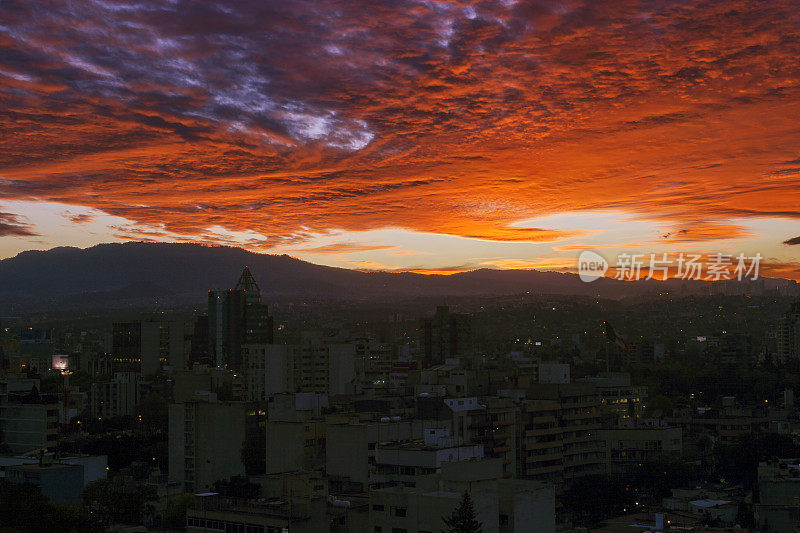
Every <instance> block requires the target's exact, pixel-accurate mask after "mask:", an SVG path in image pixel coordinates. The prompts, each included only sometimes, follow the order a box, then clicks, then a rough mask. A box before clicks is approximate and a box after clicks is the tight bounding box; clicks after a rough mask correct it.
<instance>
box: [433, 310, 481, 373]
mask: <svg viewBox="0 0 800 533" xmlns="http://www.w3.org/2000/svg"><path fill="white" fill-rule="evenodd" d="M422 329H423V336H422V347H423V355H424V358H425V360H426V361H427V362H430V363H442V362H444V360H445V359H447V358H448V357H457V356H469V355H472V352H473V338H472V319H471V317H470V316H469V315H464V314H458V313H451V312H450V308H449V307H448V306H446V305H440V306H438V307H437V308H436V314H435V315H433V317H431V318H426V319H425V320H424V321H423V324H422Z"/></svg>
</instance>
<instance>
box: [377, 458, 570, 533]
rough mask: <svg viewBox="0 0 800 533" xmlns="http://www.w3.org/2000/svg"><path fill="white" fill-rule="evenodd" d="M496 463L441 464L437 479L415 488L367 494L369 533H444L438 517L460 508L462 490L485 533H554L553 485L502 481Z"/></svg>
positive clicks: (424, 479) (433, 477) (427, 478)
mask: <svg viewBox="0 0 800 533" xmlns="http://www.w3.org/2000/svg"><path fill="white" fill-rule="evenodd" d="M501 463H502V461H501V460H499V459H484V460H479V461H459V462H446V463H443V464H442V469H441V470H442V471H441V473H440V474H434V475H429V476H422V477H419V478H418V481H419V482H418V484H417V486H416V487H406V486H402V485H399V486H395V487H388V488H384V489H379V490H373V491H370V493H369V498H370V509H369V521H370V526H372V527H371V528H370V529H369V531H379V532H387V533H388V532H398V531H406V532H408V533H412V532H413V533H423V532H430V533H432V532H438V531H443V530H444V522H443V520H442V519H443V517H446V516H448V515H449V514H450V513H451V512H452V511H453V510H454V509H455V508H456V507H457V506H458V505H459V502H460V501H461V498H462V495H463V494H464V491H465V490H466V491H468V492H469V493H470V497H471V499H472V501H473V505H474V508H475V514H476V519H477V520H478V521H479V522H481V523H482V531H483V532H484V533H523V532H524V533H554V532H555V495H554V490H553V486H552V485H545V484H542V483H538V482H536V481H527V480H516V479H503V478H502V475H503V474H502V464H501Z"/></svg>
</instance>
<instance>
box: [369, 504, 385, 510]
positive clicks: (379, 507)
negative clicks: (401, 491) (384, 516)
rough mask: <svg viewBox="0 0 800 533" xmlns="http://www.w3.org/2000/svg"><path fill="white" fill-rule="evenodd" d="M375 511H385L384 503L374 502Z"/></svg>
mask: <svg viewBox="0 0 800 533" xmlns="http://www.w3.org/2000/svg"><path fill="white" fill-rule="evenodd" d="M372 510H373V511H383V505H382V504H379V503H374V504H372Z"/></svg>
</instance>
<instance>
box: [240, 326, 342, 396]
mask: <svg viewBox="0 0 800 533" xmlns="http://www.w3.org/2000/svg"><path fill="white" fill-rule="evenodd" d="M242 372H243V374H244V377H245V382H246V387H247V395H248V399H249V400H251V401H258V400H264V399H266V398H268V397H269V396H270V395H272V394H280V393H285V392H303V393H314V394H324V395H328V396H334V395H338V394H353V392H354V391H355V381H356V346H355V344H352V343H346V342H338V341H337V340H336V339H333V342H332V341H330V340H328V339H326V338H325V337H324V336H323V335H322V334H321V333H320V332H305V333H304V334H303V338H302V340H301V343H300V344H292V345H285V344H247V345H244V346H242Z"/></svg>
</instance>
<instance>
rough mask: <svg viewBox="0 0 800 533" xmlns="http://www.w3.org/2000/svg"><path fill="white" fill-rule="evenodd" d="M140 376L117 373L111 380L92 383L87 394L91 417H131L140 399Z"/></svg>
mask: <svg viewBox="0 0 800 533" xmlns="http://www.w3.org/2000/svg"><path fill="white" fill-rule="evenodd" d="M141 383H142V375H141V374H139V373H138V372H117V373H116V374H115V375H114V378H113V379H108V380H104V381H93V382H92V384H91V389H90V393H89V405H90V407H91V415H92V416H93V417H95V418H97V417H108V418H110V417H114V416H131V415H133V414H134V407H136V405H138V403H139V401H140V399H141Z"/></svg>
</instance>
